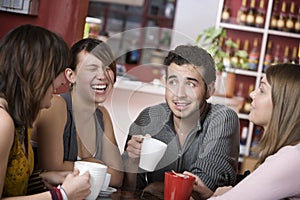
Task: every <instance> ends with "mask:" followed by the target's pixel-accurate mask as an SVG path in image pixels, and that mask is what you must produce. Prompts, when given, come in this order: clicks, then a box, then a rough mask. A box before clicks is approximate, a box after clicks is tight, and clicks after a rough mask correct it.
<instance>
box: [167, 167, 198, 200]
mask: <svg viewBox="0 0 300 200" xmlns="http://www.w3.org/2000/svg"><path fill="white" fill-rule="evenodd" d="M194 182H195V177H193V176H189V175H185V177H181V176H178V175H176V174H174V173H173V172H165V182H164V199H165V200H189V199H190V196H191V194H192V191H193V184H194Z"/></svg>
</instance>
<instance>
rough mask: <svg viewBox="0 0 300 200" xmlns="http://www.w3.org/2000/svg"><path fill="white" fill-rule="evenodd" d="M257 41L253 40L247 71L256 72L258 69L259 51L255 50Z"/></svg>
mask: <svg viewBox="0 0 300 200" xmlns="http://www.w3.org/2000/svg"><path fill="white" fill-rule="evenodd" d="M257 45H258V39H257V38H255V39H254V42H253V47H252V49H251V51H250V53H249V70H253V71H256V70H257V67H258V59H259V51H258V48H257Z"/></svg>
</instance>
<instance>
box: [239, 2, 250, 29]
mask: <svg viewBox="0 0 300 200" xmlns="http://www.w3.org/2000/svg"><path fill="white" fill-rule="evenodd" d="M247 14H248V8H247V0H243V1H242V5H241V7H240V9H239V10H238V14H237V22H238V24H241V25H245V24H246V21H247Z"/></svg>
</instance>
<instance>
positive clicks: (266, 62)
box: [263, 40, 273, 72]
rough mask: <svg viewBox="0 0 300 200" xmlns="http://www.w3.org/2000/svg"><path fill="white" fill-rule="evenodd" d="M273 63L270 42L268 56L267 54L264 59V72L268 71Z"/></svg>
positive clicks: (270, 43)
mask: <svg viewBox="0 0 300 200" xmlns="http://www.w3.org/2000/svg"><path fill="white" fill-rule="evenodd" d="M272 62H273V54H272V41H271V40H269V41H268V47H267V50H266V54H265V57H264V65H263V71H264V72H265V71H266V70H267V69H268V67H270V65H271V64H272Z"/></svg>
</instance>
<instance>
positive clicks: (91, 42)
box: [35, 38, 123, 187]
mask: <svg viewBox="0 0 300 200" xmlns="http://www.w3.org/2000/svg"><path fill="white" fill-rule="evenodd" d="M65 76H66V77H67V79H68V81H69V82H70V84H71V90H70V91H69V92H67V93H64V94H61V95H59V96H55V97H54V98H53V100H52V107H51V108H50V109H48V110H44V111H42V112H41V113H40V115H39V118H38V120H37V121H36V123H35V131H36V133H39V134H37V135H38V137H37V144H38V155H39V156H38V163H39V167H40V168H41V169H45V170H72V169H73V167H74V162H75V161H77V160H85V161H91V162H98V163H102V164H105V165H107V166H108V173H110V174H111V181H110V186H114V187H119V186H121V184H122V181H123V170H122V164H121V156H120V152H119V148H118V146H117V142H116V138H115V136H114V131H113V127H112V122H111V118H110V116H109V113H108V111H107V110H106V109H105V108H104V107H103V106H102V105H101V104H102V103H103V102H104V101H105V100H106V98H107V97H108V95H109V92H110V91H111V89H112V88H113V84H114V82H115V79H116V64H115V61H114V58H113V54H112V52H111V49H110V47H109V46H108V45H107V44H106V43H104V42H102V41H100V40H96V39H91V38H87V39H83V40H80V41H78V42H77V43H76V44H74V45H73V47H72V48H71V53H70V59H69V66H68V68H67V69H66V70H65Z"/></svg>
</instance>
